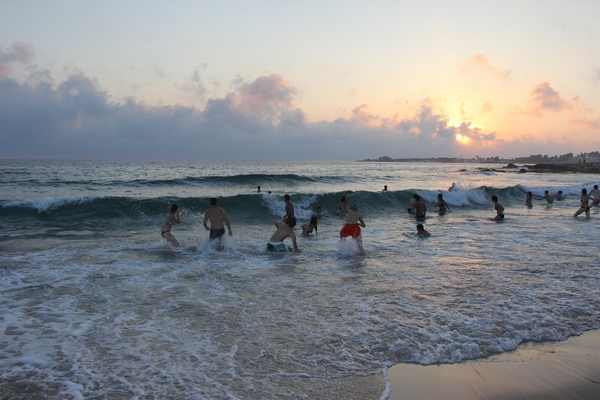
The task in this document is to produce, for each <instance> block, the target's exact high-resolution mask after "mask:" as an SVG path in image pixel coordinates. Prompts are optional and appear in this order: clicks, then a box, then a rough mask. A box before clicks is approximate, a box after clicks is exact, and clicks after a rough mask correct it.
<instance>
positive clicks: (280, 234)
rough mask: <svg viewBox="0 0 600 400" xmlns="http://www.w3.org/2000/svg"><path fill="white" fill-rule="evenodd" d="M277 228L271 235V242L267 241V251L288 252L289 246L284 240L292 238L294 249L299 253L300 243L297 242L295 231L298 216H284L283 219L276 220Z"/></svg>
mask: <svg viewBox="0 0 600 400" xmlns="http://www.w3.org/2000/svg"><path fill="white" fill-rule="evenodd" d="M274 224H275V228H277V230H276V231H275V233H273V235H272V236H271V239H270V240H269V243H267V251H272V252H286V251H288V248H287V247H286V245H285V243H284V242H283V241H284V240H285V239H287V238H290V239H291V240H292V246H293V248H292V249H293V251H294V252H295V253H298V252H299V251H300V249H298V243H297V242H296V234H295V233H294V227H295V226H296V218H294V217H291V218H287V217H284V218H283V221H281V222H279V221H275V222H274Z"/></svg>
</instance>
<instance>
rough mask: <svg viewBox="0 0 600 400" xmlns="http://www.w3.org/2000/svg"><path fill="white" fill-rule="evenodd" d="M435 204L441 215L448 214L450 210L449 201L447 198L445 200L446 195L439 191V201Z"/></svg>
mask: <svg viewBox="0 0 600 400" xmlns="http://www.w3.org/2000/svg"><path fill="white" fill-rule="evenodd" d="M435 206H436V207H437V209H438V214H439V215H440V216H441V215H446V213H447V212H448V210H449V208H448V203H446V200H444V196H443V195H442V194H441V193H438V195H437V203H435Z"/></svg>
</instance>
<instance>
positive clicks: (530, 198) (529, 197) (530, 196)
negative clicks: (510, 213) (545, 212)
mask: <svg viewBox="0 0 600 400" xmlns="http://www.w3.org/2000/svg"><path fill="white" fill-rule="evenodd" d="M525 205H526V206H527V208H533V193H531V192H527V198H526V199H525Z"/></svg>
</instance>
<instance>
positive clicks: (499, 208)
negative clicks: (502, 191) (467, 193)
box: [492, 195, 504, 222]
mask: <svg viewBox="0 0 600 400" xmlns="http://www.w3.org/2000/svg"><path fill="white" fill-rule="evenodd" d="M492 203H494V210H496V216H495V217H494V218H492V221H496V222H500V221H503V220H504V206H503V205H502V204H500V202H499V201H498V196H496V195H493V196H492Z"/></svg>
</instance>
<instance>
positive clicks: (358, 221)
mask: <svg viewBox="0 0 600 400" xmlns="http://www.w3.org/2000/svg"><path fill="white" fill-rule="evenodd" d="M344 222H345V224H344V226H343V227H342V229H341V230H340V239H344V238H347V237H351V238H353V239H354V240H356V244H357V245H358V252H359V254H361V255H364V254H365V249H364V247H363V243H362V233H361V229H360V228H361V227H363V228H366V226H367V225H365V221H363V218H362V215H360V214H359V213H358V209H357V208H356V206H355V205H352V206H351V207H350V208H348V209H347V211H346V215H345V216H344Z"/></svg>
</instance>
